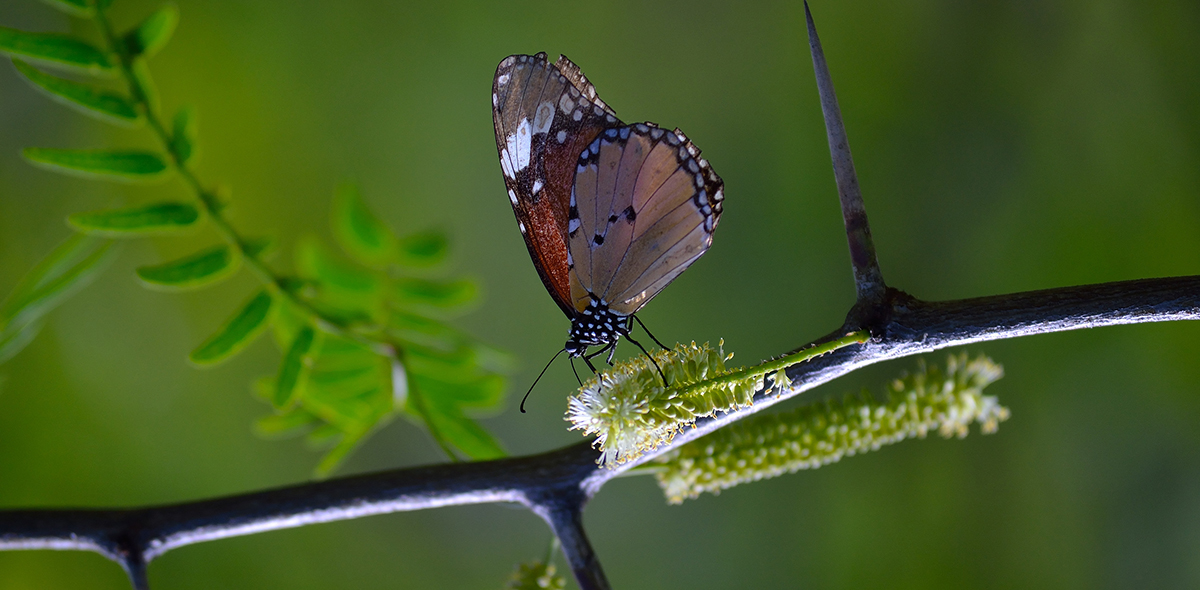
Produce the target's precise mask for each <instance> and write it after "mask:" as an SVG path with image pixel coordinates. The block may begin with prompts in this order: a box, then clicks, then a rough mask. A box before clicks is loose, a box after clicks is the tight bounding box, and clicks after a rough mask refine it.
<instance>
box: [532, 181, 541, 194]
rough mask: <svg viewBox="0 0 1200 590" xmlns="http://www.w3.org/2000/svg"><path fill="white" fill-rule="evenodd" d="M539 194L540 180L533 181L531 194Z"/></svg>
mask: <svg viewBox="0 0 1200 590" xmlns="http://www.w3.org/2000/svg"><path fill="white" fill-rule="evenodd" d="M540 192H542V179H540V178H539V179H537V180H534V181H533V194H535V195H536V194H538V193H540Z"/></svg>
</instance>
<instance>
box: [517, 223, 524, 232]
mask: <svg viewBox="0 0 1200 590" xmlns="http://www.w3.org/2000/svg"><path fill="white" fill-rule="evenodd" d="M517 227H519V228H521V233H522V234H524V233H525V222H524V221H518V222H517Z"/></svg>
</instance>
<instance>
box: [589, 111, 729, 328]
mask: <svg viewBox="0 0 1200 590" xmlns="http://www.w3.org/2000/svg"><path fill="white" fill-rule="evenodd" d="M723 191H724V183H723V182H722V181H721V178H720V177H718V176H717V174H716V173H715V172H713V170H712V168H711V167H709V165H708V162H707V161H705V160H704V159H702V158H700V150H699V149H697V148H696V146H695V145H693V144H692V142H690V141H688V139H687V137H685V136H684V135H683V133H682V132H680V131H679V130H678V129H676V130H675V131H666V130H664V129H661V128H659V127H657V126H655V125H654V124H653V123H639V124H636V125H630V126H628V127H620V128H615V129H607V130H605V131H604V133H603V134H601V135H600V136H598V137H597V138H596V139H595V140H593V141H592V143H591V145H589V146H588V149H587V150H585V151H584V152H583V153H582V155H581V156H580V158H579V163H578V165H577V168H576V173H575V186H574V189H573V191H572V193H571V207H570V212H571V216H570V218H569V219H568V220H567V223H568V226H567V229H568V247H569V248H570V251H571V255H572V261H573V267H572V269H571V275H570V276H571V279H572V280H571V295H572V305H574V307H575V309H577V310H579V311H582V310H583V309H584V308H585V307H587V305H588V303H589V301H590V300H591V299H592V297H595V298H598V299H600V301H601V302H603V303H605V304H607V305H608V306H609V309H611V310H612V311H614V312H616V313H618V314H621V315H632V314H633V313H635V312H637V310H638V309H640V308H641V307H642V306H643V305H645V304H646V302H647V301H649V300H650V299H651V298H653V297H654V296H655V295H657V294H658V292H659V291H661V290H662V289H663V288H664V287H666V286H667V284H668V283H670V282H671V281H672V280H674V279H675V277H677V276H679V274H680V273H682V272H683V271H684V270H686V269H687V267H688V266H689V265H691V264H692V263H693V262H695V261H696V259H698V258H700V256H701V255H702V254H704V252H705V251H707V250H708V247H709V246H710V245H711V244H712V234H713V230H715V229H716V227H717V222H718V221H719V220H720V217H721V207H722V201H723V200H724V195H723Z"/></svg>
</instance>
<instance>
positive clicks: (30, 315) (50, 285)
mask: <svg viewBox="0 0 1200 590" xmlns="http://www.w3.org/2000/svg"><path fill="white" fill-rule="evenodd" d="M111 246H112V243H111V242H107V241H103V242H98V241H97V240H94V239H92V238H88V237H85V236H79V235H74V236H71V237H70V238H68V239H67V240H66V241H65V242H63V243H62V244H60V245H59V246H58V247H57V248H55V249H54V250H53V251H51V252H50V254H49V255H47V256H46V258H44V259H42V261H41V262H40V263H38V265H37V266H35V267H34V268H33V269H32V270H31V271H30V272H29V273H28V274H27V275H25V277H24V278H22V279H21V281H20V282H19V283H18V284H17V286H16V288H14V289H13V292H12V293H11V294H9V296H8V298H6V299H5V301H4V303H3V305H0V327H3V332H4V333H5V334H8V335H9V336H12V335H13V334H14V333H15V332H17V331H20V330H23V329H24V328H25V327H26V326H28V325H29V324H32V323H34V322H36V321H37V320H38V319H40V318H41V317H43V316H45V315H46V314H47V313H49V312H50V310H52V309H54V308H55V307H56V306H58V305H59V304H60V303H62V302H63V301H64V300H65V299H66V298H67V297H68V296H69V295H71V294H72V293H74V292H75V291H76V290H78V289H79V288H81V287H83V286H84V285H86V284H87V283H88V282H89V281H91V280H92V279H93V278H94V277H95V276H96V274H97V273H99V271H100V270H101V269H102V268H103V266H104V264H105V263H106V262H108V260H109V256H110V252H111ZM14 354H15V353H14Z"/></svg>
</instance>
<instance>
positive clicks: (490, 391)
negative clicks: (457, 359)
mask: <svg viewBox="0 0 1200 590" xmlns="http://www.w3.org/2000/svg"><path fill="white" fill-rule="evenodd" d="M413 379H414V380H416V382H417V387H418V388H419V389H420V390H421V392H422V393H424V394H425V395H426V396H428V397H430V398H434V399H441V400H445V401H447V402H453V403H455V404H458V405H460V406H469V407H473V408H492V407H495V406H497V405H499V403H500V402H501V401H502V400H503V399H504V391H505V390H506V389H507V388H508V380H507V379H505V378H504V377H503V376H501V375H482V376H480V377H476V378H474V379H470V380H467V381H464V382H462V383H450V382H447V381H443V380H441V379H438V378H436V377H431V376H428V375H421V374H414V375H413Z"/></svg>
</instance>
